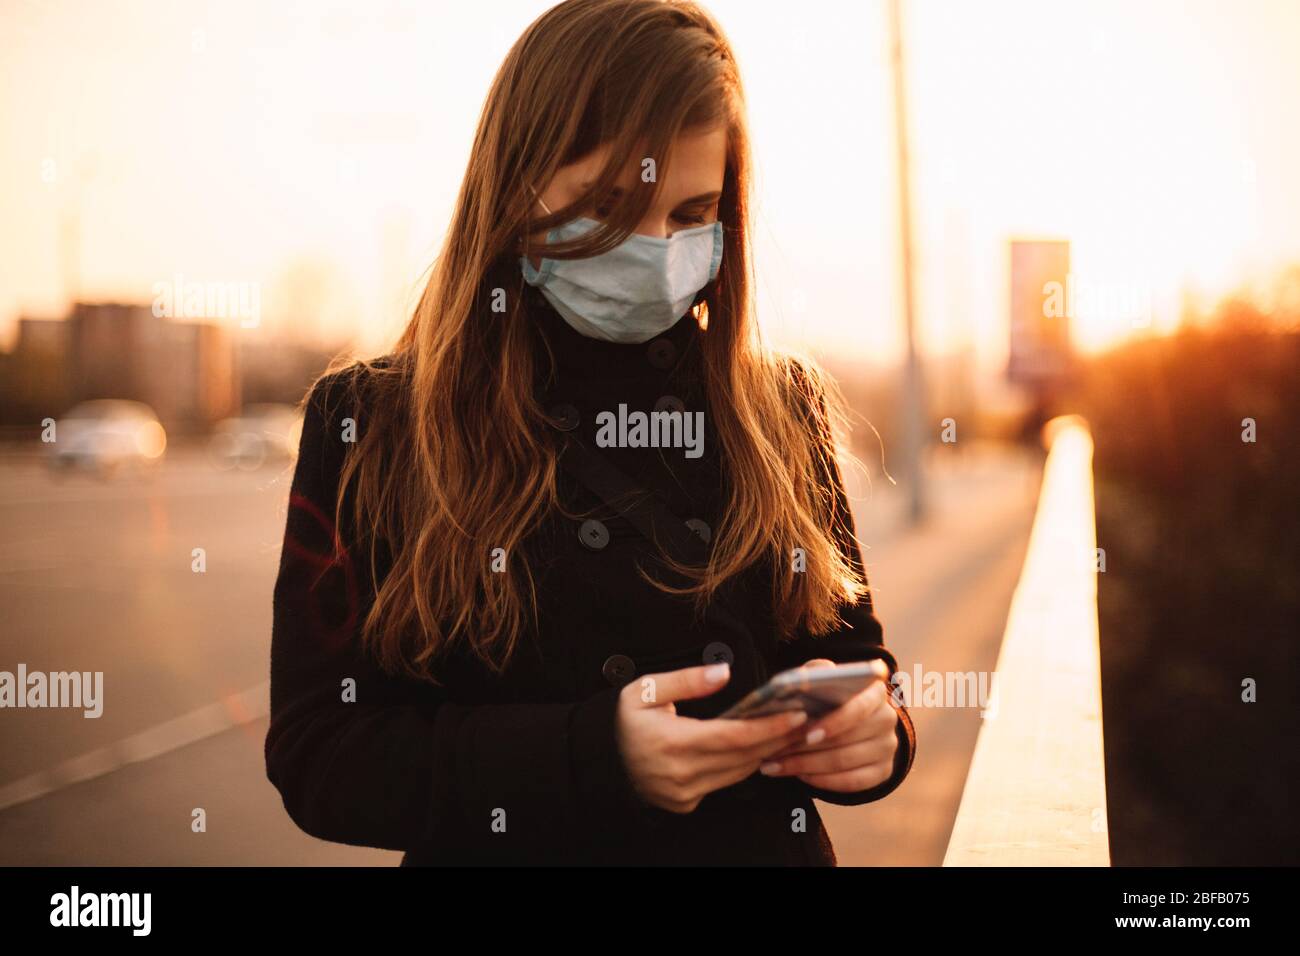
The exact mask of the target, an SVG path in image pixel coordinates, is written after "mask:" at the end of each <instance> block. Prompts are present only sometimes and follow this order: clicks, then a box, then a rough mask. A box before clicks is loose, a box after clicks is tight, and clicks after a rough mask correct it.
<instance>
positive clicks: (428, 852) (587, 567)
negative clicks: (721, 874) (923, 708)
mask: <svg viewBox="0 0 1300 956" xmlns="http://www.w3.org/2000/svg"><path fill="white" fill-rule="evenodd" d="M528 302H529V309H530V313H531V314H533V315H534V316H535V317H536V328H537V330H538V332H539V334H538V335H537V342H538V349H539V353H538V354H539V356H547V355H550V356H553V359H551V360H550V361H553V367H554V376H553V379H552V380H551V383H550V387H549V388H548V391H547V394H546V395H545V396H544V400H545V401H547V403H548V407H551V408H557V407H560V408H562V407H563V406H571V408H569V409H563V411H565V412H568V413H569V415H570V416H571V415H572V412H573V411H575V410H576V412H577V429H576V434H578V435H580V436H582V437H583V438H584V439H585V440H586V442H587V443H588V444H589V445H592V446H594V435H595V425H594V421H593V419H594V417H595V414H596V412H598V411H601V410H616V409H617V408H618V405H619V403H620V402H624V403H626V404H627V405H628V407H629V409H632V410H635V409H641V410H646V411H648V410H651V409H653V408H654V407H655V405H656V402H657V401H659V400H660V399H661V398H662V397H664V396H666V395H671V396H675V397H677V398H678V399H680V400H681V401H682V403H683V404H684V405H685V407H686V409H687V410H692V409H700V408H701V407H702V405H701V402H702V400H703V399H702V392H701V390H700V388H699V373H698V367H699V366H698V363H697V361H696V359H697V358H698V350H699V340H700V337H701V336H702V335H703V334H705V333H702V332H701V331H700V329H699V328H698V326H697V324H696V323H695V321H694V320H693V318H691V316H690V315H689V314H688V315H686V316H684V317H683V318H682V320H681V321H680V322H678V323H677V324H676V325H675V326H674V327H673V328H672V329H671V330H669V331H668V332H666V333H665V334H663V335H662V336H660V337H658V338H656V339H654V340H653V341H651V342H649V343H647V344H644V345H620V344H614V343H609V342H604V341H599V340H595V339H590V338H587V337H585V336H583V335H581V334H579V333H578V332H576V331H574V330H573V329H572V328H570V327H569V326H568V325H567V323H565V322H564V320H563V319H562V318H560V316H559V315H558V314H557V313H556V312H555V311H554V310H553V309H551V308H550V306H549V305H548V304H547V303H546V301H545V299H544V298H543V297H542V296H540V295H536V294H534V293H533V292H532V290H529V296H528ZM543 360H544V361H546V359H543ZM366 374H368V373H365V372H364V370H361V369H360V368H359V367H354V368H353V369H350V370H346V371H344V372H341V373H337V374H335V375H333V376H329V377H327V378H325V379H323V380H322V381H321V382H320V383H319V384H318V385H317V386H316V388H315V389H314V390H313V391H312V393H311V395H310V396H309V400H308V405H307V410H306V418H305V422H304V427H303V435H302V444H301V450H300V453H299V459H298V464H297V468H296V471H295V474H294V479H293V486H292V490H291V497H290V508H289V515H288V522H287V528H286V531H285V539H284V549H283V554H282V558H281V564H280V571H279V577H278V579H277V581H276V587H275V608H274V632H273V642H272V652H271V725H270V730H269V732H268V734H267V738H266V765H267V774H268V776H269V778H270V780H271V782H272V783H274V784H275V786H276V787H277V788H278V789H279V791H280V794H281V795H282V797H283V799H284V805H285V808H286V809H287V810H288V812H289V814H290V816H291V817H292V818H293V820H294V821H295V822H296V823H297V824H298V826H300V827H301V828H302V829H303V830H305V831H306V832H307V833H310V834H312V835H314V836H317V837H320V838H322V839H325V840H333V841H337V842H341V843H351V844H358V845H363V846H375V847H383V848H388V849H396V850H405V851H407V854H406V856H405V858H404V860H403V863H404V864H405V865H415V864H511V863H559V864H566V863H626V864H795V865H806V864H814V865H817V864H833V863H834V862H835V856H834V852H833V850H832V848H831V845H830V841H829V839H828V838H827V835H826V831H825V828H824V827H823V825H822V822H821V818H820V817H819V816H818V813H817V809H816V807H815V805H814V804H813V800H812V798H813V797H814V796H816V797H818V798H819V799H822V800H826V801H828V802H831V803H837V804H861V803H867V802H869V801H872V800H877V799H879V798H881V797H883V796H885V795H886V794H888V793H890V792H891V791H892V790H894V788H896V787H897V786H898V785H899V783H901V781H902V779H903V777H904V776H906V774H907V772H908V770H909V769H910V767H911V764H912V759H913V755H914V754H915V737H914V734H913V730H912V725H911V721H910V719H909V718H908V717H907V714H906V712H905V711H904V712H902V713H900V720H899V725H898V738H899V749H898V753H897V757H896V760H895V767H894V773H893V775H892V777H891V778H890V779H889V780H887V781H886V782H885V783H883V784H882V785H880V786H878V787H875V788H873V789H871V790H867V791H863V792H860V793H850V794H844V793H834V792H823V791H820V790H815V789H813V788H810V787H809V786H807V785H806V784H804V783H802V782H801V781H799V780H797V779H795V778H767V777H763V776H762V775H758V774H756V775H754V776H753V777H751V778H750V779H749V780H747V781H744V782H742V783H740V784H737V785H735V786H732V787H728V788H726V789H724V790H720V791H717V792H715V793H712V794H710V795H709V796H707V797H706V798H705V799H704V800H703V801H702V802H701V804H700V805H699V807H698V808H697V809H696V810H695V811H694V812H693V813H690V814H675V813H670V812H668V811H665V810H659V809H657V808H654V807H650V806H648V805H646V804H644V803H643V802H642V801H641V800H640V799H639V798H638V796H637V795H636V793H635V792H634V791H633V789H632V787H631V785H630V782H629V780H628V778H627V775H626V773H625V771H624V768H623V763H622V759H621V756H620V754H619V751H618V747H617V743H616V738H615V711H616V706H617V702H618V695H619V690H620V688H621V686H622V685H623V684H624V683H625V682H626V681H628V680H630V679H632V678H633V677H635V676H636V675H638V674H646V673H654V672H662V671H666V670H672V669H676V668H681V667H690V666H695V665H698V664H701V663H704V662H705V661H706V658H707V659H710V660H711V659H716V658H717V656H718V655H719V654H721V655H722V656H724V657H725V658H727V659H729V660H731V661H732V678H731V681H730V683H729V684H728V685H727V686H726V687H725V688H724V690H722V691H721V692H719V693H718V694H716V695H714V696H713V697H710V698H705V699H703V700H700V701H691V702H687V703H683V704H679V705H678V708H677V709H678V712H679V713H682V714H685V715H687V716H693V717H708V716H711V715H714V714H716V713H719V712H720V711H721V709H722V708H723V707H725V706H728V705H729V704H730V703H732V702H734V701H735V700H737V699H738V698H739V697H740V696H742V695H743V694H744V693H746V692H748V691H749V690H751V689H753V688H754V687H756V686H758V685H759V684H761V683H762V682H763V681H764V680H765V679H766V678H767V677H768V676H770V675H771V674H774V673H776V672H777V671H780V670H782V669H785V668H788V667H793V666H797V665H799V664H802V663H804V662H805V661H807V660H810V659H812V658H815V657H825V658H830V659H832V660H835V661H841V662H843V661H858V660H870V659H873V658H881V659H883V660H884V661H885V662H886V663H887V664H888V665H889V668H890V671H891V673H892V672H893V671H894V669H895V668H896V662H895V661H894V659H893V657H892V656H891V655H890V654H889V652H888V651H887V650H886V649H885V648H884V646H883V644H882V642H881V627H880V623H879V622H878V621H877V619H876V617H875V616H874V614H873V612H872V608H871V603H870V600H869V599H867V600H866V601H864V602H863V603H860V604H858V605H857V606H852V607H846V608H845V609H844V610H843V617H844V621H845V626H844V627H842V628H841V629H839V630H837V631H835V632H832V633H831V634H828V635H824V636H821V637H817V638H813V637H811V636H809V635H807V634H803V635H796V638H795V639H793V640H789V641H785V642H778V641H777V640H776V639H775V637H774V632H773V627H772V618H771V597H770V588H769V585H768V583H767V580H766V579H765V577H764V575H765V571H764V569H763V568H761V567H755V568H754V569H752V570H751V572H750V573H749V574H747V575H743V576H741V577H740V578H739V579H737V580H735V581H734V582H732V583H731V586H730V587H729V589H728V594H727V601H728V603H729V606H730V607H731V608H732V610H733V611H734V612H735V613H734V615H733V617H732V618H731V621H732V626H731V627H729V628H723V627H720V626H719V624H718V622H717V621H714V620H712V619H710V618H706V619H705V620H703V621H700V620H699V619H698V618H697V617H696V616H695V615H694V614H693V613H692V608H691V606H690V605H689V603H688V602H687V601H686V600H685V599H678V598H675V597H672V596H669V595H667V594H665V593H664V592H662V591H659V590H657V589H655V588H653V587H652V586H651V585H649V584H647V583H645V582H644V581H643V580H642V579H641V578H640V577H639V576H638V575H637V572H636V570H635V564H636V562H638V561H640V562H644V563H647V564H648V565H650V566H655V557H656V555H657V552H656V551H655V549H654V547H653V546H652V545H651V544H650V543H649V542H648V541H647V539H645V538H644V537H643V536H642V535H641V534H639V533H638V532H637V531H636V530H635V529H634V528H633V527H632V526H631V525H630V524H628V523H627V522H626V521H625V520H624V519H622V518H621V517H618V516H616V515H615V514H614V513H613V512H612V511H611V510H610V509H609V508H608V507H605V506H603V505H602V504H601V502H600V501H599V499H597V498H596V497H595V496H593V495H592V494H591V493H590V492H588V491H587V490H586V489H585V488H584V487H582V486H581V485H580V484H578V483H577V482H575V481H574V480H573V479H572V478H571V477H570V476H568V475H567V474H564V473H561V475H560V491H561V497H562V500H563V501H564V503H565V504H566V506H567V507H568V509H569V510H570V511H579V512H582V513H583V514H584V517H590V516H594V518H595V520H597V521H599V522H600V524H601V527H602V528H603V530H604V532H605V534H603V535H601V534H599V533H597V534H596V535H595V536H594V537H595V539H596V540H590V538H589V540H588V541H587V542H586V543H584V542H582V541H580V540H579V535H578V528H579V527H580V522H579V521H578V520H575V519H573V518H569V517H565V516H563V515H561V514H558V513H556V514H553V515H552V516H550V518H549V519H548V520H547V522H546V523H545V524H544V526H543V527H542V529H541V530H540V531H539V532H538V533H537V534H536V535H534V536H533V539H532V540H531V542H530V547H529V549H528V550H529V558H528V560H530V562H531V563H532V568H533V572H534V575H535V578H536V580H537V593H538V600H539V609H538V619H539V621H540V626H539V629H538V633H536V634H535V635H530V639H529V640H527V641H524V642H522V643H521V646H520V648H519V651H518V652H517V653H516V655H515V656H514V658H513V659H512V661H511V663H510V666H509V667H508V669H507V671H506V673H505V674H504V675H503V676H493V675H491V674H490V673H489V672H488V671H487V670H486V668H485V667H483V666H482V665H481V664H478V663H477V662H475V661H474V660H473V659H472V658H471V657H470V656H469V655H468V654H463V653H461V654H452V655H450V656H448V657H447V658H446V659H445V660H444V661H443V662H442V663H441V664H440V665H439V669H438V676H439V679H440V681H441V687H434V686H433V685H430V684H427V683H423V682H417V681H413V680H409V679H405V678H397V677H392V676H389V675H387V674H385V673H384V672H383V671H382V670H381V669H380V668H378V667H377V666H376V664H375V663H373V662H372V661H371V660H370V659H369V658H368V657H367V656H366V655H365V654H364V653H363V652H362V650H361V647H360V641H359V628H360V624H361V621H362V620H363V618H364V615H365V613H366V611H367V610H368V608H369V606H370V602H371V600H372V599H373V595H374V580H373V579H372V577H371V574H370V568H369V560H368V557H367V555H366V554H363V553H360V551H361V549H359V548H357V547H355V545H354V542H353V541H352V540H350V538H351V537H352V536H351V533H350V532H348V531H347V530H346V529H345V530H344V531H342V532H340V533H339V535H338V536H339V539H340V540H339V543H340V544H341V546H342V548H343V549H344V551H345V553H346V555H347V556H346V558H345V559H344V560H343V561H336V562H333V563H331V562H330V561H329V560H328V555H329V554H330V553H331V548H332V545H333V543H334V538H335V535H336V532H335V529H334V527H333V521H332V518H333V514H334V497H335V493H336V490H337V488H338V481H339V474H340V468H341V466H342V463H343V456H344V449H345V447H346V446H345V444H344V443H343V441H342V440H341V433H342V427H343V425H342V420H343V419H344V418H348V417H351V418H353V419H355V421H356V422H357V427H358V428H359V429H364V428H365V427H366V421H367V411H366V408H365V401H364V398H363V400H362V401H361V403H360V405H359V406H357V405H356V404H354V403H352V402H350V401H348V400H347V398H346V396H347V395H348V394H349V393H348V390H347V388H346V386H347V384H348V383H347V382H346V381H345V379H346V378H347V377H348V376H356V375H362V376H364V375H366ZM360 384H361V386H362V394H363V395H364V388H365V384H366V383H365V381H364V380H362V381H361V382H360ZM560 417H561V418H563V417H564V416H563V415H561V416H560ZM711 438H712V436H711V435H709V434H708V433H707V431H706V436H705V444H704V449H705V454H704V455H703V457H701V458H699V459H690V458H686V457H685V456H684V454H683V453H682V450H681V449H654V448H609V449H601V450H600V453H601V454H602V455H605V456H607V457H608V458H609V459H610V460H611V461H613V462H614V463H615V464H617V465H618V466H619V467H620V468H622V469H623V470H624V471H625V472H627V473H628V474H629V475H632V476H633V477H635V478H636V479H637V480H638V482H639V483H641V484H642V485H644V486H645V487H647V488H649V489H652V490H654V491H655V492H657V493H659V494H660V495H662V496H663V498H664V500H665V501H666V502H667V503H668V505H669V506H670V507H671V508H672V509H673V510H674V511H675V512H676V513H677V514H678V515H680V516H681V517H682V518H683V519H685V518H698V519H701V520H702V521H704V522H705V524H707V525H709V526H710V527H712V526H714V525H715V524H716V519H717V515H718V509H719V507H720V502H719V496H720V491H719V484H720V482H719V475H718V470H717V467H718V466H717V461H718V459H717V455H716V448H714V447H712V443H711V441H710V439H711ZM832 471H833V475H832V480H833V482H834V483H835V488H834V489H833V491H834V493H836V494H837V495H839V496H840V498H841V500H843V488H842V486H841V485H840V483H839V473H838V469H832ZM590 527H591V526H590V525H589V526H588V530H589V531H590ZM597 545H600V547H598V548H597ZM845 547H846V548H847V549H848V551H849V554H850V557H851V559H852V560H853V561H855V562H857V563H858V564H859V565H860V564H861V555H860V553H859V551H858V546H857V543H856V541H853V540H851V539H850V540H848V541H846V543H845ZM489 550H490V545H489V544H488V543H485V545H484V551H485V555H486V553H487V552H488V551H489ZM660 567H661V566H660ZM385 573H387V561H386V559H385V558H384V556H383V555H382V554H381V560H380V562H379V566H378V567H377V576H378V577H380V578H382V575H384V574H385ZM737 623H738V624H739V626H736V624H737ZM348 678H351V679H353V680H354V681H355V687H356V693H355V701H353V702H345V700H344V690H343V685H344V682H345V680H346V679H348ZM800 811H802V812H800ZM800 821H802V823H803V825H802V826H800ZM503 824H504V826H503Z"/></svg>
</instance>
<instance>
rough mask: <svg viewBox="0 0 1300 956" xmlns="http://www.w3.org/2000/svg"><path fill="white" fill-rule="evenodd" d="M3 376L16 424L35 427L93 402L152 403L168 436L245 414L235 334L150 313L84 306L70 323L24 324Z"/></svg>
mask: <svg viewBox="0 0 1300 956" xmlns="http://www.w3.org/2000/svg"><path fill="white" fill-rule="evenodd" d="M0 368H2V370H3V379H2V380H0V417H3V419H4V421H5V422H6V423H8V424H15V425H17V424H22V425H30V424H35V423H36V422H39V421H40V420H41V418H43V417H46V416H50V417H57V416H58V415H60V414H62V413H63V412H64V411H66V410H67V408H68V407H69V406H70V405H72V404H75V403H76V402H81V401H86V400H88V399H95V398H120V399H131V400H134V401H139V402H144V403H145V404H147V405H149V406H150V407H151V408H153V410H154V411H155V412H157V414H158V417H159V419H161V420H162V422H163V424H164V425H165V426H166V427H167V429H168V430H169V431H173V430H176V431H186V430H190V429H203V428H205V427H207V426H208V425H210V424H212V423H213V422H215V421H217V420H219V419H221V418H224V417H226V416H227V415H231V414H233V413H235V412H236V411H238V409H239V374H238V366H237V364H236V354H235V343H234V338H233V336H232V334H231V332H230V330H229V329H227V328H226V327H225V326H222V325H219V324H216V323H211V322H173V321H171V320H169V319H166V318H160V317H158V316H155V315H154V314H153V310H152V308H151V307H150V306H148V305H131V304H122V303H88V302H78V303H77V304H76V305H75V306H74V308H73V310H72V314H71V315H70V316H68V318H67V319H66V320H63V319H55V320H48V319H20V320H19V324H18V339H17V342H16V343H15V347H14V351H13V352H12V353H10V354H9V355H6V356H4V361H3V366H2V367H0Z"/></svg>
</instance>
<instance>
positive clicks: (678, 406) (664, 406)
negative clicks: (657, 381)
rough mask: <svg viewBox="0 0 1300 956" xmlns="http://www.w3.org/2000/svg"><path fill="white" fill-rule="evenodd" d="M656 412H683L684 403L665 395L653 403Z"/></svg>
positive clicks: (684, 409)
mask: <svg viewBox="0 0 1300 956" xmlns="http://www.w3.org/2000/svg"><path fill="white" fill-rule="evenodd" d="M655 411H656V412H684V411H686V403H685V402H683V401H682V400H681V399H680V398H678V397H677V396H676V395H665V396H664V397H663V398H661V399H659V401H657V402H655Z"/></svg>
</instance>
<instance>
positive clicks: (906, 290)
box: [889, 0, 926, 524]
mask: <svg viewBox="0 0 1300 956" xmlns="http://www.w3.org/2000/svg"><path fill="white" fill-rule="evenodd" d="M899 5H900V0H889V21H890V22H889V30H890V47H891V54H892V55H891V58H890V59H891V62H892V65H893V73H894V133H895V136H894V138H895V141H896V142H897V144H898V228H899V240H900V248H901V258H902V269H903V323H904V329H905V332H906V341H907V358H906V364H905V365H904V370H903V409H902V411H903V414H902V436H903V475H904V481H906V483H907V490H908V518H909V521H910V523H912V524H918V523H920V522H921V521H922V520H923V519H924V517H925V513H926V495H925V486H924V477H923V475H922V473H921V452H922V450H923V448H924V445H925V411H924V404H925V389H924V385H923V381H922V374H921V361H920V357H919V356H918V355H917V344H916V297H915V290H914V287H913V277H912V208H911V191H910V190H911V185H910V182H911V181H910V178H909V175H908V151H907V107H906V96H905V94H906V90H905V88H904V82H903V76H904V71H903V25H902V12H901V10H900V6H899Z"/></svg>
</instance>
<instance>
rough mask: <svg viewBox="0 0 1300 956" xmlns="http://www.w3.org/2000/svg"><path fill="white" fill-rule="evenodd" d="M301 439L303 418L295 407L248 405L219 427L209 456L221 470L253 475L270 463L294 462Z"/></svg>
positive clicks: (210, 447) (219, 423)
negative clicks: (244, 471) (244, 472)
mask: <svg viewBox="0 0 1300 956" xmlns="http://www.w3.org/2000/svg"><path fill="white" fill-rule="evenodd" d="M301 435H302V415H301V414H300V413H299V411H298V409H296V408H294V407H293V406H292V405H279V404H270V403H267V404H257V405H249V406H248V407H246V408H245V409H244V411H243V413H242V414H240V415H239V416H237V417H234V418H227V419H224V420H222V421H220V422H218V423H217V426H216V430H215V431H214V433H213V435H212V441H211V444H210V445H209V453H210V454H211V456H212V460H213V463H214V464H216V465H217V467H219V468H224V469H229V468H241V469H244V470H246V471H251V470H253V469H255V468H260V467H261V466H262V465H263V464H265V463H267V462H276V461H292V460H293V458H294V457H295V456H296V455H297V454H298V439H299V437H300V436H301Z"/></svg>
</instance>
